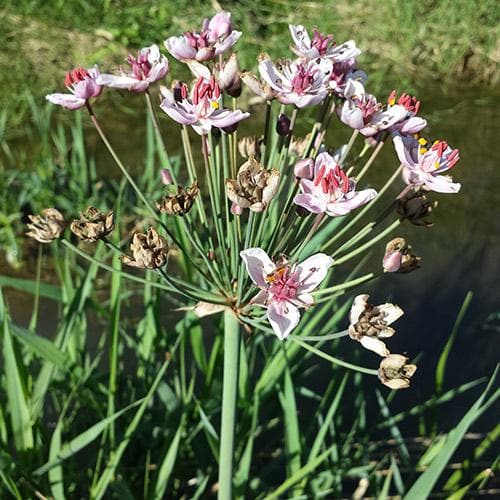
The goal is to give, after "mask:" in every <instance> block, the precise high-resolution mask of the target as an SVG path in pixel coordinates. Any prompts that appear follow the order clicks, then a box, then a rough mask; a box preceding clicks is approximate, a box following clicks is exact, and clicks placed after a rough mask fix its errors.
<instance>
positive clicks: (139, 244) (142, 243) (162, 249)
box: [122, 227, 168, 269]
mask: <svg viewBox="0 0 500 500" xmlns="http://www.w3.org/2000/svg"><path fill="white" fill-rule="evenodd" d="M130 250H131V252H132V257H128V256H124V257H122V262H123V263H124V264H126V265H127V266H132V267H138V268H141V269H158V268H160V267H163V266H164V265H165V264H166V263H167V258H168V244H167V241H166V240H165V238H164V237H163V236H160V235H159V234H158V233H157V232H156V230H155V229H154V228H152V227H150V228H149V229H148V232H147V233H146V234H144V233H135V234H134V236H133V238H132V243H131V245H130Z"/></svg>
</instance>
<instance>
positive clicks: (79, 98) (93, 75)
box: [45, 66, 102, 109]
mask: <svg viewBox="0 0 500 500" xmlns="http://www.w3.org/2000/svg"><path fill="white" fill-rule="evenodd" d="M98 76H99V69H98V68H97V66H94V67H93V68H90V69H88V70H85V69H83V68H76V69H74V70H73V71H70V72H69V73H67V75H66V78H65V79H64V84H65V85H66V87H67V88H68V90H69V91H70V92H71V94H49V95H47V96H45V98H46V99H47V100H48V101H50V102H52V103H54V104H58V105H59V106H62V107H63V108H66V109H79V108H81V107H83V106H85V103H86V102H87V101H88V100H89V99H90V98H91V97H97V96H98V95H99V94H100V93H101V92H102V87H101V85H99V84H98V83H97V81H96V79H97V78H98Z"/></svg>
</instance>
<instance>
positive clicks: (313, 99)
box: [278, 89, 328, 109]
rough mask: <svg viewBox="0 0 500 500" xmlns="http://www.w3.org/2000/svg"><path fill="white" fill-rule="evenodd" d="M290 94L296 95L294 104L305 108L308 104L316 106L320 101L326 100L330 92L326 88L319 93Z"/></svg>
mask: <svg viewBox="0 0 500 500" xmlns="http://www.w3.org/2000/svg"><path fill="white" fill-rule="evenodd" d="M290 95H294V96H295V97H294V102H293V104H295V106H297V108H299V109H302V108H305V107H306V106H314V105H315V104H319V103H320V102H322V101H324V100H325V97H326V96H327V95H328V92H327V91H326V89H325V91H324V92H318V93H317V94H306V95H297V94H290ZM278 100H279V97H278ZM281 102H283V101H281ZM290 104H292V103H290Z"/></svg>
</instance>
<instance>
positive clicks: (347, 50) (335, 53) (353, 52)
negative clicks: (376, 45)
mask: <svg viewBox="0 0 500 500" xmlns="http://www.w3.org/2000/svg"><path fill="white" fill-rule="evenodd" d="M360 54H361V50H360V49H358V48H357V47H356V43H355V42H354V40H348V41H347V42H344V43H342V44H340V45H337V46H335V47H332V49H330V52H329V54H327V55H326V57H328V58H331V59H332V61H335V62H344V61H348V60H349V59H352V58H354V57H358V56H359V55H360Z"/></svg>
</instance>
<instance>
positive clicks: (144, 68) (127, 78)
mask: <svg viewBox="0 0 500 500" xmlns="http://www.w3.org/2000/svg"><path fill="white" fill-rule="evenodd" d="M127 62H128V63H129V64H130V66H131V70H130V71H128V72H126V71H123V70H121V69H120V72H121V74H120V75H109V74H102V75H101V76H100V77H99V78H98V83H99V84H100V85H105V86H106V87H113V88H116V89H125V90H129V91H130V92H144V91H145V90H147V88H148V87H149V86H150V85H151V84H152V83H154V82H156V81H158V80H161V79H162V78H164V77H165V75H166V74H167V72H168V61H167V58H166V57H165V56H162V55H161V53H160V49H159V48H158V45H151V47H145V48H143V49H141V50H140V51H139V52H138V54H137V57H133V56H132V55H129V56H128V57H127Z"/></svg>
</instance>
